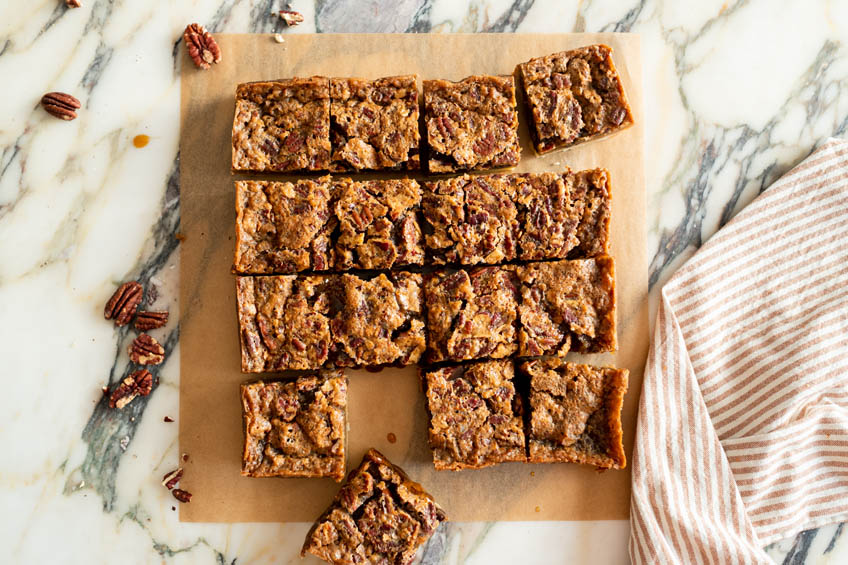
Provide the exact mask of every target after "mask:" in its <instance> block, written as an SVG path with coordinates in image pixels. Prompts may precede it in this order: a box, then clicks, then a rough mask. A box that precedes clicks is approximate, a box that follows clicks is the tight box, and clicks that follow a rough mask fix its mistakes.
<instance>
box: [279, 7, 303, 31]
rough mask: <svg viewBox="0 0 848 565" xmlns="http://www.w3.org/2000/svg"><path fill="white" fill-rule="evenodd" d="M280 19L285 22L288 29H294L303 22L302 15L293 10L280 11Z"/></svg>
mask: <svg viewBox="0 0 848 565" xmlns="http://www.w3.org/2000/svg"><path fill="white" fill-rule="evenodd" d="M280 17H281V18H283V21H284V22H286V25H287V26H289V27H294V26H296V25H297V24H299V23H301V22H303V15H302V14H301V13H300V12H295V11H294V10H280Z"/></svg>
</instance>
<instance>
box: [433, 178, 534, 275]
mask: <svg viewBox="0 0 848 565" xmlns="http://www.w3.org/2000/svg"><path fill="white" fill-rule="evenodd" d="M511 181H512V177H511V176H510V175H478V176H470V175H463V176H461V177H456V178H451V179H445V180H439V181H435V182H429V183H426V184H425V185H424V197H423V199H422V206H421V212H422V216H423V224H422V227H423V228H424V230H425V234H426V235H425V243H426V245H427V253H428V255H429V257H430V258H431V260H432V262H433V263H435V264H437V265H445V264H452V263H453V264H460V265H474V264H478V263H488V264H494V263H501V262H504V261H511V260H513V259H515V248H516V235H517V233H518V229H519V222H518V220H517V212H516V208H515V203H514V202H513V184H512V182H511Z"/></svg>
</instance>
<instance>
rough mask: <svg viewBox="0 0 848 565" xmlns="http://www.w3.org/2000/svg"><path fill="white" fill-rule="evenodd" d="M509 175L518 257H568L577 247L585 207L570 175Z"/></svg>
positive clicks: (533, 259)
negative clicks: (516, 223)
mask: <svg viewBox="0 0 848 565" xmlns="http://www.w3.org/2000/svg"><path fill="white" fill-rule="evenodd" d="M510 177H511V180H512V185H513V189H512V192H513V194H514V201H515V207H516V209H517V217H518V235H517V237H516V240H517V245H516V247H517V248H518V258H519V259H520V260H522V261H538V260H540V259H565V258H566V257H568V255H569V253H570V252H572V250H574V249H575V248H577V247H579V244H580V241H579V238H578V236H577V233H578V228H579V227H580V224H581V220H582V218H583V210H584V208H585V202H584V200H583V198H581V197H579V196H580V195H578V194H577V192H576V191H575V188H574V180H573V178H572V175H571V174H570V173H565V174H562V175H559V174H556V173H539V174H536V173H527V174H520V175H510ZM604 241H606V237H604Z"/></svg>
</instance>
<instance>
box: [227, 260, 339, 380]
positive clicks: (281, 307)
mask: <svg viewBox="0 0 848 565" xmlns="http://www.w3.org/2000/svg"><path fill="white" fill-rule="evenodd" d="M339 283H340V280H339V278H338V277H323V276H308V277H297V276H294V275H280V276H266V277H237V279H236V294H237V306H238V317H239V328H240V333H239V335H240V338H241V370H242V371H243V372H245V373H261V372H264V371H282V370H287V369H293V370H305V371H309V370H315V369H320V368H322V367H323V366H324V365H325V364H327V362H328V359H329V356H330V350H331V347H332V346H333V342H332V337H331V333H330V322H331V321H332V320H333V318H334V317H335V315H336V314H337V313H338V311H339V309H340V307H341V300H342V298H343V297H342V294H341V288H340V285H339Z"/></svg>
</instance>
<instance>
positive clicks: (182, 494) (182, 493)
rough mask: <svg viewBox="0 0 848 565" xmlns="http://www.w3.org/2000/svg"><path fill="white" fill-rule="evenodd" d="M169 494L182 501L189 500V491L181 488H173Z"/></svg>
mask: <svg viewBox="0 0 848 565" xmlns="http://www.w3.org/2000/svg"><path fill="white" fill-rule="evenodd" d="M171 494H173V495H174V498H176V499H177V500H179V501H180V502H182V503H184V504H185V503H187V502H191V493H190V492H188V491H187V490H183V489H181V488H175V489H174V490H172V491H171Z"/></svg>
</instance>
